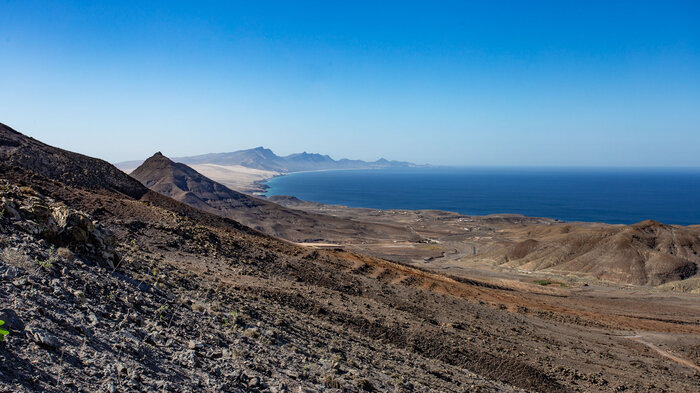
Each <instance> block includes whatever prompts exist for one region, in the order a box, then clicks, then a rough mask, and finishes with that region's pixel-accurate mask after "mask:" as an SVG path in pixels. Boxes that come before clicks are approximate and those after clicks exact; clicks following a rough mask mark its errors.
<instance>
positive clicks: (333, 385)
mask: <svg viewBox="0 0 700 393" xmlns="http://www.w3.org/2000/svg"><path fill="white" fill-rule="evenodd" d="M323 385H324V386H325V387H327V388H329V389H342V388H343V383H342V382H340V381H339V380H338V379H336V378H335V376H334V375H331V374H328V375H326V376H325V377H324V378H323Z"/></svg>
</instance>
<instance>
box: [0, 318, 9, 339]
mask: <svg viewBox="0 0 700 393" xmlns="http://www.w3.org/2000/svg"><path fill="white" fill-rule="evenodd" d="M4 324H5V321H3V320H0V326H2V325H4ZM8 334H10V332H8V331H7V330H5V329H0V341H3V340H5V336H7V335H8Z"/></svg>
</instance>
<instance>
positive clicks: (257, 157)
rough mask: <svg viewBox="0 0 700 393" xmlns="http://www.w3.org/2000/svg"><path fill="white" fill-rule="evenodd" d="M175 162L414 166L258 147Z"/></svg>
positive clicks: (283, 168) (291, 167)
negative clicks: (283, 153)
mask: <svg viewBox="0 0 700 393" xmlns="http://www.w3.org/2000/svg"><path fill="white" fill-rule="evenodd" d="M173 161H175V162H181V163H183V164H188V165H197V164H216V165H241V166H244V167H248V168H254V169H263V170H268V171H276V172H301V171H320V170H330V169H375V168H406V167H414V166H417V165H416V164H414V163H411V162H404V161H389V160H387V159H384V158H380V159H379V160H377V161H372V162H367V161H362V160H349V159H346V158H343V159H341V160H334V159H332V158H331V157H330V156H328V155H322V154H316V153H307V152H303V153H296V154H290V155H288V156H284V157H281V156H278V155H276V154H275V153H273V152H272V150H270V149H266V148H264V147H262V146H260V147H256V148H254V149H247V150H239V151H234V152H231V153H210V154H203V155H199V156H191V157H176V158H173ZM142 163H143V161H125V162H120V163H117V164H115V165H116V166H117V168H120V169H123V170H128V169H133V168H136V167H138V166H140V165H141V164H142Z"/></svg>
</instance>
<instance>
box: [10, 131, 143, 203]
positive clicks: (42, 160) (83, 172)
mask: <svg viewBox="0 0 700 393" xmlns="http://www.w3.org/2000/svg"><path fill="white" fill-rule="evenodd" d="M0 156H2V162H0V169H2V171H3V172H4V171H6V170H8V169H9V168H10V167H12V166H14V167H19V168H23V169H27V170H30V171H32V172H34V173H36V174H38V175H41V176H45V177H47V178H52V179H60V180H61V181H62V182H63V183H65V184H68V185H71V186H75V187H81V188H87V189H92V190H97V189H107V190H110V191H117V192H120V193H122V194H125V195H128V196H130V197H132V198H136V199H138V198H140V197H142V196H143V195H144V194H145V193H146V192H148V189H147V188H145V187H144V186H143V185H141V184H140V183H139V182H138V181H136V180H134V179H133V178H131V177H129V176H127V175H126V174H124V173H123V172H122V171H120V170H119V169H117V168H115V167H114V166H113V165H112V164H110V163H108V162H106V161H103V160H100V159H97V158H92V157H88V156H84V155H82V154H77V153H73V152H69V151H66V150H62V149H58V148H56V147H53V146H49V145H46V144H44V143H41V142H39V141H37V140H35V139H33V138H29V137H26V136H24V135H22V134H20V133H19V132H17V131H15V130H13V129H12V128H10V127H8V126H6V125H4V124H2V123H0Z"/></svg>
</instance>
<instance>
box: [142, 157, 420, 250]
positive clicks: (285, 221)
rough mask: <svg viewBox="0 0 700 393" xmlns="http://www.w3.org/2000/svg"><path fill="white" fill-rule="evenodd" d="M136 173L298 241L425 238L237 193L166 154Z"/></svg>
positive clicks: (150, 183)
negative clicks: (287, 206)
mask: <svg viewBox="0 0 700 393" xmlns="http://www.w3.org/2000/svg"><path fill="white" fill-rule="evenodd" d="M268 151H269V150H268ZM131 177H133V178H135V179H136V180H138V181H140V182H141V183H142V184H143V185H144V186H146V187H148V188H150V189H151V190H153V191H156V192H159V193H161V194H163V195H166V196H168V197H171V198H173V199H175V200H177V201H180V202H183V203H186V204H188V205H190V206H193V207H196V208H198V209H201V210H204V211H208V212H210V213H214V214H217V215H220V216H223V217H228V218H232V219H234V220H236V221H238V222H240V223H243V224H244V225H247V226H250V227H251V228H254V229H256V230H259V231H262V232H266V233H268V234H271V235H273V236H277V237H281V238H283V239H286V240H290V241H294V242H309V241H312V242H318V241H321V242H328V241H330V242H341V243H342V242H347V241H360V240H367V239H372V241H382V240H383V241H390V240H391V239H401V240H402V241H418V240H421V238H420V236H418V235H416V234H415V233H414V232H412V231H410V230H408V229H407V228H405V227H403V226H399V225H386V224H376V223H365V222H357V221H353V220H348V219H342V218H337V217H333V216H326V215H321V214H315V213H308V212H304V211H301V210H294V209H289V208H286V207H282V206H280V205H277V204H275V203H272V202H270V201H267V200H264V199H259V198H255V197H253V196H250V195H246V194H243V193H240V192H236V191H234V190H231V189H229V188H227V187H226V186H224V185H222V184H220V183H217V182H215V181H213V180H211V179H209V178H207V177H205V176H203V175H202V174H200V173H198V172H197V171H195V170H194V169H192V168H190V167H189V166H187V165H185V164H182V163H176V162H173V161H171V160H170V159H168V158H167V157H165V156H164V155H162V154H161V153H160V152H159V153H156V154H155V155H153V156H152V157H151V158H149V159H147V160H146V161H144V163H143V164H141V166H139V167H138V168H136V169H135V170H134V171H133V172H131Z"/></svg>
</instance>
